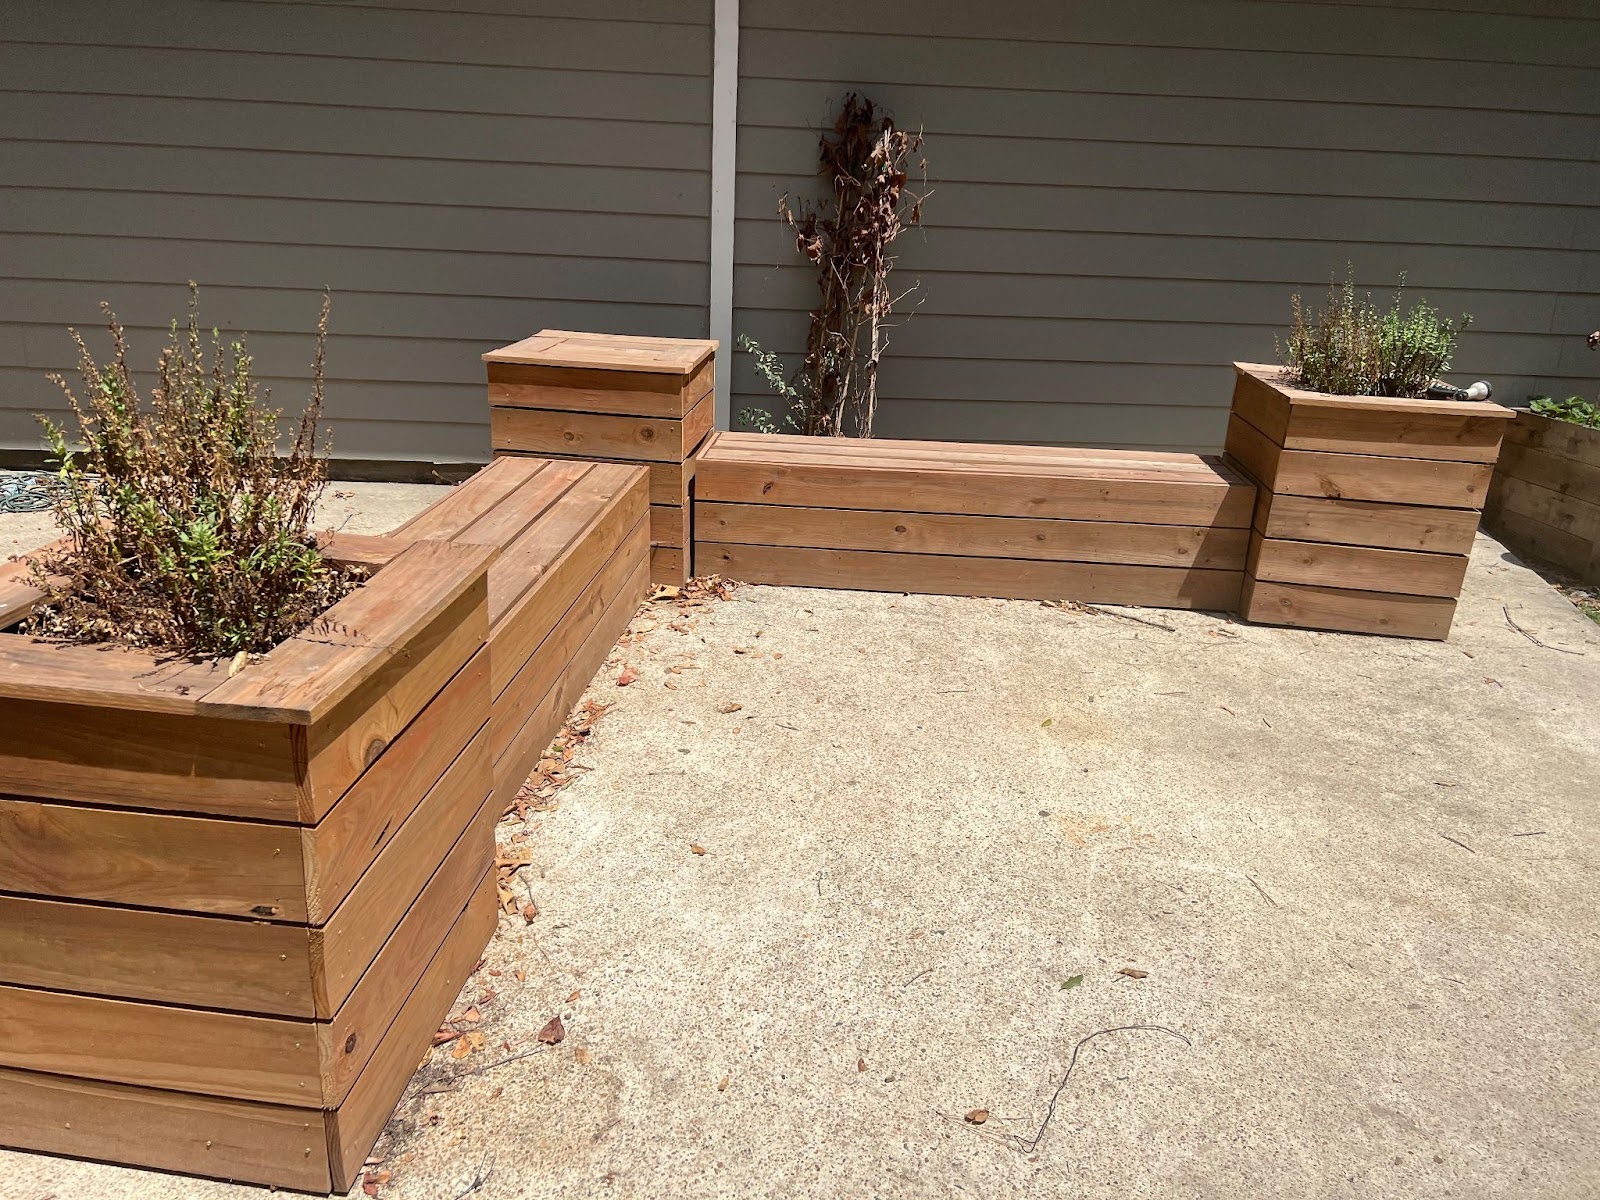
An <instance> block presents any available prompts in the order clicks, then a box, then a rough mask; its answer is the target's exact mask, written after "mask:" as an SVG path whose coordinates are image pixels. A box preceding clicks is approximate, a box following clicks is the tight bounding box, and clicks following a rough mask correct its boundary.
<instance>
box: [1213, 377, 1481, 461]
mask: <svg viewBox="0 0 1600 1200" xmlns="http://www.w3.org/2000/svg"><path fill="white" fill-rule="evenodd" d="M1274 370H1275V369H1273V368H1259V367H1248V366H1245V365H1239V367H1238V372H1239V373H1238V375H1237V376H1236V384H1235V391H1234V398H1233V411H1234V412H1235V413H1237V414H1238V415H1239V416H1241V417H1242V418H1244V419H1245V420H1246V421H1248V422H1250V423H1251V424H1252V425H1254V426H1255V427H1256V428H1257V429H1259V430H1260V431H1261V432H1262V433H1263V434H1265V435H1266V436H1267V437H1269V438H1271V439H1272V440H1273V441H1274V442H1276V443H1277V444H1278V445H1280V446H1283V447H1284V448H1285V449H1289V450H1314V451H1326V452H1330V453H1338V454H1372V455H1379V456H1387V457H1394V458H1426V459H1442V460H1449V461H1455V462H1480V463H1490V464H1492V463H1493V462H1494V461H1495V458H1496V456H1497V455H1498V453H1499V450H1500V440H1501V437H1502V435H1503V434H1504V433H1505V431H1506V428H1507V427H1508V425H1509V424H1510V420H1509V418H1510V417H1511V416H1512V412H1511V410H1509V409H1505V408H1502V407H1501V406H1500V405H1497V404H1484V403H1478V402H1475V401H1460V400H1412V399H1403V398H1384V397H1370V396H1330V395H1325V394H1322V393H1317V392H1307V391H1302V390H1300V389H1296V388H1292V387H1288V386H1286V385H1281V384H1275V383H1269V382H1268V381H1267V378H1263V375H1264V374H1266V373H1268V372H1272V371H1274Z"/></svg>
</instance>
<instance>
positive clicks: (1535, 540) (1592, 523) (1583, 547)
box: [1484, 409, 1600, 583]
mask: <svg viewBox="0 0 1600 1200" xmlns="http://www.w3.org/2000/svg"><path fill="white" fill-rule="evenodd" d="M1516 414H1517V419H1516V420H1515V421H1514V422H1513V423H1512V424H1511V425H1510V426H1509V427H1508V428H1507V430H1506V446H1505V450H1504V451H1503V452H1502V453H1501V455H1500V463H1499V465H1498V466H1497V467H1496V468H1495V473H1494V482H1493V484H1491V485H1490V488H1489V503H1488V505H1487V506H1486V507H1485V509H1484V519H1485V523H1486V524H1487V525H1488V527H1489V529H1490V531H1491V532H1493V533H1494V535H1495V536H1496V537H1498V538H1499V539H1500V540H1501V541H1503V542H1504V543H1505V544H1506V545H1507V546H1509V547H1511V548H1512V549H1513V550H1516V551H1518V552H1521V553H1526V554H1528V555H1531V556H1533V557H1535V558H1541V559H1545V560H1546V561H1548V562H1552V563H1554V564H1555V565H1556V566H1558V567H1561V568H1562V569H1564V570H1566V571H1570V572H1571V573H1572V574H1573V575H1575V576H1577V577H1578V578H1579V579H1581V580H1582V581H1584V582H1585V583H1600V429H1589V428H1586V427H1585V426H1582V425H1574V424H1573V423H1572V422H1571V421H1561V420H1557V419H1556V418H1554V417H1546V416H1541V415H1540V414H1539V413H1536V412H1529V411H1528V410H1527V409H1517V410H1516Z"/></svg>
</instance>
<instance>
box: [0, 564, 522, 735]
mask: <svg viewBox="0 0 1600 1200" xmlns="http://www.w3.org/2000/svg"><path fill="white" fill-rule="evenodd" d="M497 553H498V550H496V549H495V548H494V547H491V546H473V545H465V544H460V543H456V542H442V541H419V542H415V543H413V544H412V545H410V546H408V547H406V548H405V549H404V550H402V551H401V552H400V553H399V554H398V555H396V556H395V557H394V559H393V560H392V561H391V562H390V563H389V564H388V565H387V566H385V567H383V568H382V569H381V570H380V571H378V573H377V574H376V575H374V576H373V577H372V579H371V580H370V581H369V582H368V583H366V584H364V585H363V586H361V587H359V588H357V589H356V590H355V591H353V592H351V593H350V594H349V595H347V596H345V597H344V599H342V600H340V601H339V602H338V603H337V604H335V605H334V606H333V607H332V608H330V609H328V611H327V612H326V613H325V614H323V616H322V618H320V619H319V620H317V621H316V622H313V624H312V626H311V627H310V628H308V629H305V630H302V631H301V632H300V633H297V634H295V635H294V636H293V637H291V638H289V639H287V640H286V641H284V642H282V643H280V644H279V645H278V646H277V647H275V648H274V649H273V650H272V651H271V652H270V653H268V654H266V655H264V656H262V657H261V658H259V659H257V660H256V661H254V662H251V663H248V664H247V665H245V666H244V667H243V668H242V669H240V670H237V671H234V670H232V667H231V664H230V663H229V662H228V661H226V660H220V661H219V660H206V661H201V662H195V661H191V660H187V659H163V658H161V657H159V656H157V655H155V654H152V653H149V652H146V651H140V650H129V649H123V648H120V647H117V646H114V645H73V644H63V643H58V642H47V641H40V640H36V639H34V638H32V637H29V636H27V635H26V634H19V633H0V701H4V700H22V701H44V702H51V703H58V704H80V705H89V706H91V707H99V708H120V709H126V710H132V711H137V712H147V713H170V714H176V715H180V716H195V717H225V718H230V719H233V720H246V721H262V722H268V723H272V724H300V725H306V724H312V723H314V722H317V721H320V720H322V719H323V718H324V717H326V716H328V715H329V714H330V713H331V712H332V711H333V710H334V708H335V707H337V706H338V704H339V703H340V702H341V701H342V700H345V699H346V698H348V697H349V696H351V695H352V694H353V693H355V692H356V690H357V689H359V688H360V687H361V686H362V685H363V684H365V683H367V682H368V681H369V680H372V679H373V678H374V677H376V676H378V675H380V673H381V672H383V671H385V670H386V669H387V668H390V667H391V664H393V665H396V666H404V665H406V664H407V663H408V662H409V660H410V658H411V657H412V656H413V655H414V653H415V652H416V647H415V646H414V645H413V644H412V643H413V639H414V638H415V637H416V635H417V633H418V631H420V630H423V629H425V628H426V627H428V626H430V625H432V624H433V623H434V622H435V621H437V620H440V619H441V618H444V617H445V616H446V614H447V613H449V611H450V610H451V609H452V607H453V606H454V605H455V604H456V603H457V601H462V600H464V599H465V598H466V597H467V596H468V594H469V593H470V592H471V591H472V590H473V589H477V590H479V591H482V590H483V589H484V587H485V584H484V580H485V578H486V574H487V571H488V569H489V564H490V563H491V562H492V561H493V560H494V558H495V556H496V554H497ZM11 575H12V576H13V578H11V579H9V580H6V581H0V583H3V584H4V587H0V610H4V611H6V612H7V614H8V615H9V616H10V617H11V618H12V619H16V618H17V617H19V616H21V615H25V612H26V609H25V607H24V606H22V605H17V606H7V605H6V604H5V603H4V600H5V592H6V591H7V590H14V591H19V592H26V591H31V589H30V588H29V584H28V581H27V579H26V576H25V575H22V574H21V572H19V571H17V570H15V569H13V571H12V572H11ZM33 595H34V596H37V593H33ZM16 608H23V609H24V611H23V612H17V611H14V609H16Z"/></svg>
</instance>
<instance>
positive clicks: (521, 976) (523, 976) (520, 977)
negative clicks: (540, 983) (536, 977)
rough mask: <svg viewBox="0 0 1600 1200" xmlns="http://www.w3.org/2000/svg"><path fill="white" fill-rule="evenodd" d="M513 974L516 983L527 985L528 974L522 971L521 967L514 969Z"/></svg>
mask: <svg viewBox="0 0 1600 1200" xmlns="http://www.w3.org/2000/svg"><path fill="white" fill-rule="evenodd" d="M515 974H516V977H517V982H518V983H527V982H528V973H527V972H526V971H524V970H523V969H522V968H521V967H518V968H517V969H516V972H515Z"/></svg>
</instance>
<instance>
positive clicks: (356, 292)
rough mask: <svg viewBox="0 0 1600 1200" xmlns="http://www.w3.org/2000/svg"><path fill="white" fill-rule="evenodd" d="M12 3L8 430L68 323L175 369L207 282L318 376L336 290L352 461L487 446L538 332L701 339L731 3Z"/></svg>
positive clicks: (288, 378)
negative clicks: (501, 391) (121, 330)
mask: <svg viewBox="0 0 1600 1200" xmlns="http://www.w3.org/2000/svg"><path fill="white" fill-rule="evenodd" d="M452 7H453V6H450V5H445V4H437V3H429V4H424V3H420V2H412V0H389V2H387V3H362V2H357V3H336V4H328V3H314V2H313V3H274V2H269V0H257V2H254V3H251V2H242V0H205V2H204V3H195V2H194V0H141V3H139V4H128V3H114V2H112V0H25V2H18V0H11V2H10V3H8V4H7V5H6V20H5V22H4V25H3V27H0V39H3V40H0V106H3V111H4V114H5V116H4V125H3V127H0V137H3V138H4V146H3V150H0V264H3V267H0V270H3V272H4V278H3V279H0V447H9V448H31V447H37V446H38V445H39V444H40V443H39V438H38V431H37V427H36V425H35V423H34V421H33V420H32V417H31V414H32V413H34V412H37V411H58V410H59V408H60V402H59V399H58V396H57V395H56V393H55V391H54V389H53V388H52V387H51V386H50V385H49V384H48V383H47V382H45V380H44V378H43V376H44V373H45V372H46V371H47V370H61V369H67V368H70V367H71V366H72V365H73V355H72V347H71V345H70V343H69V342H68V340H67V337H66V334H65V331H64V327H65V326H66V325H68V324H71V325H76V326H78V327H80V328H82V329H84V330H85V331H86V332H90V335H91V336H90V340H91V344H92V345H95V346H96V347H101V346H103V343H104V338H103V336H102V337H100V338H98V339H97V338H96V337H95V336H94V335H93V333H92V331H93V329H94V328H96V327H97V325H98V322H99V314H98V311H97V308H96V306H97V304H98V302H99V301H100V300H102V299H104V300H108V301H110V302H111V304H112V305H113V306H114V307H115V308H116V310H117V312H118V314H119V315H120V316H121V317H122V319H123V321H124V322H125V323H126V324H127V325H128V326H129V328H130V330H131V331H132V332H133V337H134V345H135V349H136V352H137V354H138V356H139V360H140V362H141V363H148V362H153V360H154V357H155V354H156V352H157V350H158V349H159V347H160V345H161V342H162V333H161V331H162V330H163V329H164V327H165V324H166V322H167V321H168V320H169V319H170V318H172V317H174V316H178V315H181V313H182V310H183V305H184V303H185V299H186V297H185V292H184V281H185V280H187V279H196V280H198V281H200V283H201V285H202V293H201V300H202V314H203V317H204V319H205V320H206V321H207V322H208V323H220V324H222V325H223V327H224V328H225V329H229V330H248V331H249V332H250V335H251V336H250V345H251V347H252V349H253V351H254V352H255V354H256V358H257V369H258V371H259V372H260V373H261V374H262V376H263V377H264V378H265V379H266V380H267V381H268V382H269V384H270V385H271V386H272V388H273V390H274V400H275V402H278V403H281V404H285V405H293V404H296V403H298V402H299V401H300V400H301V398H303V396H304V394H305V387H306V384H305V381H306V377H307V376H308V374H309V364H310V354H311V342H310V338H309V336H308V334H309V331H310V330H311V328H312V327H313V326H314V324H315V321H316V312H317V305H318V292H319V291H320V289H321V288H322V287H323V286H324V285H327V286H329V287H331V288H332V290H333V293H334V298H333V338H332V340H331V342H330V345H329V351H328V372H329V377H330V382H329V393H328V411H329V414H330V417H331V426H332V433H333V448H334V454H335V455H336V456H337V457H341V458H388V459H401V460H415V461H423V462H462V461H476V460H481V459H484V458H486V457H487V454H488V448H489V444H488V425H487V411H486V407H485V402H484V387H483V367H482V364H481V363H480V362H479V360H478V356H479V354H480V353H482V352H483V351H484V350H486V349H489V348H491V347H493V346H495V345H499V344H503V343H505V342H508V341H512V340H514V339H516V338H520V337H523V336H525V335H527V334H528V333H530V332H532V331H534V330H536V329H539V328H541V327H543V326H548V325H553V326H558V327H566V328H570V327H583V328H589V329H597V330H608V331H618V332H630V333H643V334H658V335H665V336H679V337H704V336H705V335H706V328H707V313H706V297H707V286H708V266H707V263H708V256H709V245H710V240H709V239H710V233H709V217H708V209H709V204H710V200H709V193H710V176H709V173H710V130H709V120H710V110H711V100H710V81H709V76H710V67H711V28H710V20H711V0H589V2H588V3H585V4H583V5H573V4H562V3H559V2H558V0H474V3H473V4H471V5H469V6H465V7H466V8H468V9H470V10H471V11H465V12H453V11H450V10H451V9H452Z"/></svg>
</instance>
